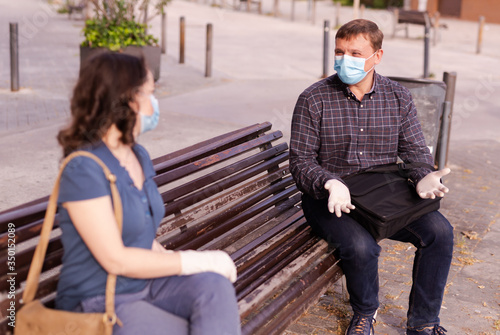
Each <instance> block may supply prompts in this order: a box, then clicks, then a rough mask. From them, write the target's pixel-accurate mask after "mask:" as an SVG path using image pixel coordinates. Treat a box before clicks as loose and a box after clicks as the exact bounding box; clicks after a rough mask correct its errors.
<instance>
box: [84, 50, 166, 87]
mask: <svg viewBox="0 0 500 335" xmlns="http://www.w3.org/2000/svg"><path fill="white" fill-rule="evenodd" d="M106 50H108V49H106V48H89V47H82V46H80V68H81V67H82V64H83V63H84V62H85V60H86V59H87V58H89V57H90V56H93V55H95V54H97V53H99V52H103V51H106ZM117 52H123V53H125V54H128V55H132V56H137V57H140V56H144V59H145V60H146V64H147V66H148V67H149V69H150V70H151V72H153V76H154V78H155V81H157V80H158V79H159V78H160V64H161V49H160V47H155V46H149V45H146V46H142V47H138V46H128V47H125V48H124V49H122V50H120V51H117Z"/></svg>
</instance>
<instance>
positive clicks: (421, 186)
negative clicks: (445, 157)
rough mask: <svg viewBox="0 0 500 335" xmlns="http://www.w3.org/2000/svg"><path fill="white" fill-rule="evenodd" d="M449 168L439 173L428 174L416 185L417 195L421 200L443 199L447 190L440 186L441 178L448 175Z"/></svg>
mask: <svg viewBox="0 0 500 335" xmlns="http://www.w3.org/2000/svg"><path fill="white" fill-rule="evenodd" d="M450 172H451V170H450V169H449V168H444V169H442V170H439V171H434V172H431V173H429V174H428V175H427V176H425V177H424V178H422V179H421V180H420V181H419V182H418V184H417V193H418V195H419V196H420V198H422V199H434V198H436V197H444V194H445V193H448V191H449V189H448V188H447V187H446V186H444V185H443V184H441V178H442V177H444V176H446V175H447V174H448V173H450Z"/></svg>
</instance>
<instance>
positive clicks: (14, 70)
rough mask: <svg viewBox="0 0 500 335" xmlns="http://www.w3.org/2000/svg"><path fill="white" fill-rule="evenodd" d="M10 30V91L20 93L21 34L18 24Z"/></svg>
mask: <svg viewBox="0 0 500 335" xmlns="http://www.w3.org/2000/svg"><path fill="white" fill-rule="evenodd" d="M9 27H10V28H9V30H10V90H11V91H12V92H17V91H19V40H18V37H19V34H18V29H17V28H18V26H17V22H14V23H12V22H11V23H10V24H9Z"/></svg>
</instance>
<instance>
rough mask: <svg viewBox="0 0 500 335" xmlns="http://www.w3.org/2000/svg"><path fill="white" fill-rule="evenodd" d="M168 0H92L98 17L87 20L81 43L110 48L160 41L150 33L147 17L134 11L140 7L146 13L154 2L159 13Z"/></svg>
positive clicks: (88, 45) (116, 48)
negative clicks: (148, 31)
mask: <svg viewBox="0 0 500 335" xmlns="http://www.w3.org/2000/svg"><path fill="white" fill-rule="evenodd" d="M168 1H170V0H160V1H156V2H155V3H154V4H153V3H152V1H151V0H142V1H141V0H91V2H92V4H93V5H94V8H95V17H94V18H92V19H90V20H87V21H86V22H85V27H84V28H83V34H84V36H85V40H84V41H83V42H82V44H81V45H82V46H83V47H90V48H107V49H109V50H111V51H118V50H120V49H122V48H124V47H127V46H145V45H154V46H156V45H158V39H157V38H155V37H154V36H153V35H150V34H147V23H146V21H147V20H144V19H142V20H141V18H139V19H136V17H135V11H136V10H137V9H139V11H140V12H141V13H142V15H143V16H144V17H145V16H146V14H144V13H146V11H147V8H148V6H149V5H151V4H153V5H154V8H155V9H156V13H155V15H156V14H159V13H162V12H163V9H164V7H165V6H166V5H167V3H168ZM153 17H154V15H153ZM153 17H149V18H148V19H149V20H151V19H152V18H153ZM141 21H143V22H142V23H141Z"/></svg>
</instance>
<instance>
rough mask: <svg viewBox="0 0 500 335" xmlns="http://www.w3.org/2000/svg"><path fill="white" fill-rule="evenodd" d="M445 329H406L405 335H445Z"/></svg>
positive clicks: (435, 327) (436, 326)
mask: <svg viewBox="0 0 500 335" xmlns="http://www.w3.org/2000/svg"><path fill="white" fill-rule="evenodd" d="M446 331H447V330H446V329H444V328H443V327H441V326H439V325H435V326H434V327H424V328H420V329H413V330H412V329H408V330H407V331H406V335H445V333H446Z"/></svg>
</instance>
